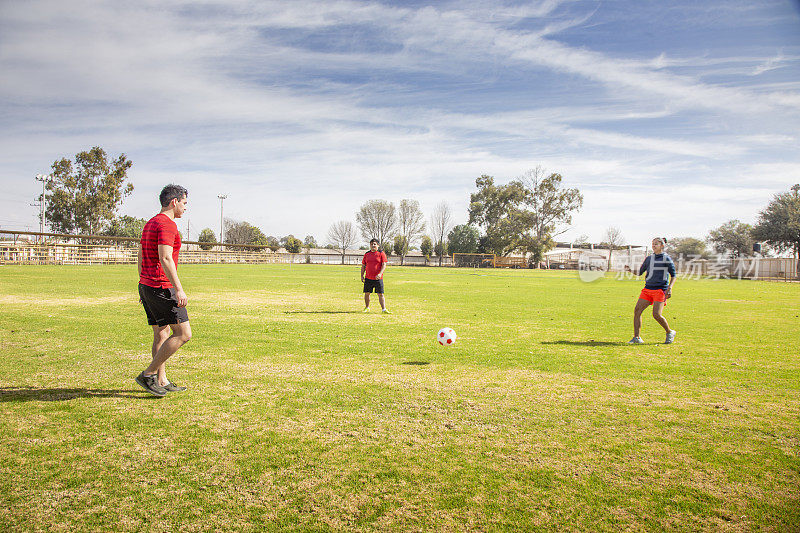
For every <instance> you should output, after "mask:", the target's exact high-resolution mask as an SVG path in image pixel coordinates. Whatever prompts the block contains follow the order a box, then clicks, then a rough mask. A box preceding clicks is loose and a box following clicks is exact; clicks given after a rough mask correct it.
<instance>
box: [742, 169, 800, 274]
mask: <svg viewBox="0 0 800 533" xmlns="http://www.w3.org/2000/svg"><path fill="white" fill-rule="evenodd" d="M791 190H792V192H786V193H782V194H776V195H775V197H774V198H773V199H772V201H771V202H770V203H769V204H768V205H767V207H766V208H765V209H764V210H763V211H761V213H760V214H759V216H758V223H757V224H756V227H755V228H753V232H752V237H753V238H754V239H755V240H756V241H764V242H767V243H769V245H770V246H772V247H773V248H775V249H776V250H777V251H778V252H786V251H788V250H792V251H793V252H794V255H795V257H798V266H800V194H798V193H799V192H800V185H794V186H793V187H792V189H791ZM797 271H798V276H800V268H798V270H797Z"/></svg>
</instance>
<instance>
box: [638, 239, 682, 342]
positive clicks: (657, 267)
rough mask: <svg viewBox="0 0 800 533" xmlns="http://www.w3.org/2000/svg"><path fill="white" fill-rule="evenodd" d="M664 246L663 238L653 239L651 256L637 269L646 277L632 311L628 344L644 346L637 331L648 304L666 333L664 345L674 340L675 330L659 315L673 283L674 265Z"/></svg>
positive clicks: (665, 241) (670, 292) (640, 326)
mask: <svg viewBox="0 0 800 533" xmlns="http://www.w3.org/2000/svg"><path fill="white" fill-rule="evenodd" d="M665 244H667V239H665V238H663V237H656V238H655V239H653V254H652V255H648V256H647V257H646V258H645V260H644V263H642V266H641V267H639V275H640V276H641V275H642V274H644V273H645V272H647V277H646V278H645V284H644V289H642V292H641V294H639V301H637V302H636V307H635V308H634V310H633V338H632V339H631V340H629V341H628V344H644V341H643V340H642V338H641V337H640V336H639V331H640V330H641V329H642V313H643V312H644V310H645V309H647V308H648V307H649V306H650V304H653V318H654V319H655V320H656V322H658V323H659V324H660V325H661V327H662V328H664V331H666V332H667V338H666V340H665V341H664V344H671V343H672V341H674V340H675V333H676V332H675V330H674V329H670V328H669V324H668V323H667V319H666V318H664V315H662V314H661V311H663V309H664V306H665V305H667V299H668V298H670V297H671V296H672V285H673V284H674V283H675V263H673V262H672V259H671V258H670V256H669V255H667V254H665V253H664V245H665ZM668 277H669V279H667V278H668Z"/></svg>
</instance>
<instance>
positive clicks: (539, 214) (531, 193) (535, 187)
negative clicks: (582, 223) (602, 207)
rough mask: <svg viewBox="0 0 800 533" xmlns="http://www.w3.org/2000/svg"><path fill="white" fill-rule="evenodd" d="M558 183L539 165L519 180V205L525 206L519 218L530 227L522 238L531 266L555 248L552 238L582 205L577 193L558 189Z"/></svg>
mask: <svg viewBox="0 0 800 533" xmlns="http://www.w3.org/2000/svg"><path fill="white" fill-rule="evenodd" d="M561 180H562V177H561V174H556V173H551V174H549V175H547V173H546V172H545V171H544V169H543V168H542V167H541V166H537V167H536V168H534V169H532V170H529V171H528V172H526V173H525V174H524V175H523V176H522V179H521V180H520V181H521V183H522V186H523V189H524V191H525V194H524V199H523V205H524V206H525V207H526V209H524V210H523V211H522V212H521V216H522V218H523V220H526V221H527V222H528V223H529V224H530V226H531V228H530V231H529V232H528V234H527V235H526V236H525V237H524V238H523V245H524V249H525V251H527V252H528V253H530V254H531V262H532V263H533V264H535V265H538V264H539V262H540V261H541V260H542V258H543V257H544V254H545V253H546V252H548V251H549V250H551V249H552V248H553V247H554V246H555V241H554V240H553V237H555V236H557V235H560V234H562V233H564V232H565V231H567V229H569V224H572V213H573V211H577V210H578V209H580V208H581V206H583V195H582V194H581V193H580V191H579V190H578V189H567V188H562V187H561ZM526 225H527V224H526Z"/></svg>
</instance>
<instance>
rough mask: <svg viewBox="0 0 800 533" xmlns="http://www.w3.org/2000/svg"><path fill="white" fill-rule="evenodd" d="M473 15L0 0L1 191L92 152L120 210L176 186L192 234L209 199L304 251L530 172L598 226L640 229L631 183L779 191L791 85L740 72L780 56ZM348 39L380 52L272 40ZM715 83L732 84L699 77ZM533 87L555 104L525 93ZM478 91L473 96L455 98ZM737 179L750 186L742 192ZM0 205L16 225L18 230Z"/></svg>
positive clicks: (135, 209) (773, 65)
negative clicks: (360, 218) (602, 40)
mask: <svg viewBox="0 0 800 533" xmlns="http://www.w3.org/2000/svg"><path fill="white" fill-rule="evenodd" d="M476 6H477V7H467V8H465V7H463V6H462V4H459V3H455V2H453V3H449V4H446V5H445V6H444V7H439V8H435V7H430V6H429V7H424V8H420V9H413V8H410V7H394V6H391V5H387V4H377V3H369V2H355V1H335V2H278V1H271V2H254V1H253V2H251V1H237V2H200V3H198V2H147V3H134V4H107V3H97V2H90V1H83V2H79V3H70V4H65V3H63V2H49V1H40V2H31V3H29V4H26V8H25V9H21V8H14V7H12V6H11V4H8V3H6V4H4V5H3V7H2V13H3V16H2V18H3V20H4V22H2V23H0V24H2V26H0V29H2V34H3V35H2V37H0V39H1V40H0V43H2V46H0V68H2V69H3V72H4V73H5V74H6V75H4V76H3V77H2V79H1V80H0V98H2V100H3V101H4V102H5V104H0V106H2V107H0V109H2V111H3V117H4V118H3V119H2V121H3V123H2V124H3V126H4V128H3V129H4V132H5V133H3V134H2V136H0V150H2V152H3V154H4V157H3V158H2V161H0V180H3V181H2V183H3V184H6V185H7V184H9V183H15V184H17V183H19V185H18V188H19V190H20V191H24V192H23V193H21V194H23V195H28V197H30V198H32V197H33V195H34V194H35V193H36V184H35V182H33V180H32V179H30V177H31V176H32V175H33V174H35V173H37V172H41V171H43V170H46V168H47V166H49V164H50V163H51V162H52V161H53V160H54V159H56V158H58V157H62V156H69V155H72V154H74V153H76V152H77V151H79V150H84V149H87V148H89V147H90V146H93V145H101V146H103V147H105V148H106V149H107V151H108V152H109V153H111V154H117V153H119V152H125V153H127V154H128V155H129V157H131V159H133V161H134V168H133V170H132V176H133V178H134V183H135V184H136V185H137V190H136V194H135V195H134V197H132V198H130V199H129V200H128V201H127V203H126V207H125V210H126V212H128V213H130V214H136V215H138V216H144V215H146V214H147V213H149V210H150V205H151V198H152V197H154V194H156V193H157V189H158V188H159V187H160V185H161V184H163V182H164V181H179V182H184V183H186V184H187V186H189V187H190V189H191V190H192V191H194V192H193V194H192V216H193V217H196V218H195V220H196V221H197V223H198V224H199V225H202V226H210V227H212V228H213V227H215V225H218V222H217V221H216V217H217V213H216V210H217V209H218V206H217V200H216V194H217V193H218V192H228V193H229V194H230V200H229V201H228V202H227V204H226V208H227V207H228V206H230V207H229V209H230V210H231V213H232V214H235V215H236V216H239V217H242V218H249V217H252V219H253V220H254V221H255V222H258V221H259V220H261V221H263V222H262V223H263V224H264V226H265V227H264V229H265V231H267V233H274V234H279V233H283V234H285V233H289V232H294V233H296V234H297V233H314V234H316V236H317V238H321V236H322V235H323V234H324V231H326V230H327V226H328V225H329V223H330V221H333V220H338V219H341V218H351V215H352V213H353V212H354V211H355V208H357V206H358V205H360V203H362V202H363V201H364V200H366V199H368V198H373V197H385V198H387V199H392V200H395V201H399V199H401V198H406V197H412V198H417V199H419V200H421V201H422V203H423V205H425V206H428V207H429V208H431V209H432V207H433V206H434V205H435V203H436V202H438V201H439V199H441V198H442V197H446V198H448V199H450V200H451V202H452V204H453V205H454V206H458V208H459V209H460V210H461V211H462V213H463V211H464V210H465V209H466V203H467V202H468V199H469V193H470V192H472V190H473V189H474V179H475V177H477V176H478V175H480V174H482V173H488V174H493V175H496V176H497V177H498V179H510V178H512V177H514V176H516V175H519V174H520V173H522V172H523V171H524V170H526V169H528V168H531V167H533V166H535V165H536V164H539V163H541V164H544V165H545V166H547V167H548V168H551V169H553V170H558V171H560V172H562V174H564V176H565V179H568V180H570V181H573V182H574V185H578V186H580V187H581V188H583V189H585V190H586V195H587V207H586V208H585V209H584V212H583V213H582V214H581V215H580V217H581V220H590V218H587V217H594V218H595V219H597V220H602V219H603V217H608V216H609V213H605V214H603V213H604V211H603V210H604V209H605V210H607V211H608V210H610V211H611V213H612V214H613V213H619V212H624V211H623V210H625V209H633V210H634V211H633V212H634V213H638V214H642V215H644V214H645V213H644V212H640V211H636V209H637V208H636V206H637V205H638V202H640V201H641V199H642V198H643V196H642V195H643V194H644V191H646V190H647V189H648V188H651V187H652V186H653V185H652V184H648V185H647V186H645V185H643V182H645V183H646V182H648V181H649V182H651V183H656V184H658V185H657V186H658V187H660V186H661V184H663V183H671V184H674V185H675V187H674V190H675V191H677V192H675V193H674V194H677V195H678V196H680V195H688V196H690V197H691V198H694V197H693V196H692V195H696V194H698V191H697V190H693V189H687V188H686V184H687V182H688V181H689V180H695V181H697V182H698V183H701V184H703V185H708V184H710V183H713V182H714V181H717V180H719V181H721V182H722V184H721V185H720V187H721V188H722V189H725V188H726V184H728V185H727V188H731V186H735V187H741V188H742V189H743V190H744V191H746V193H743V194H744V196H748V195H749V197H751V198H761V196H763V195H762V192H763V190H762V189H763V187H761V186H760V185H759V183H768V184H770V185H773V184H777V181H776V180H773V179H772V178H766V177H764V178H762V177H761V174H760V173H761V172H763V173H766V171H767V170H769V169H772V170H774V171H775V173H776V174H777V172H778V171H780V172H782V173H783V174H782V175H796V170H795V173H794V174H792V168H795V169H796V168H797V167H796V165H795V163H796V162H797V158H796V156H794V155H793V149H792V148H793V145H794V144H795V138H796V134H795V129H796V128H795V125H796V122H797V111H798V109H800V87H798V85H797V84H796V83H791V82H785V83H772V84H764V85H754V79H753V77H752V76H749V74H752V73H754V72H755V70H754V69H756V70H757V69H758V68H761V69H762V70H761V72H760V73H761V74H766V73H767V72H772V71H774V70H776V69H777V68H778V67H782V66H786V65H793V64H794V62H796V61H797V58H798V57H799V56H798V54H797V51H796V50H792V49H791V47H787V49H786V50H785V51H781V52H780V54H771V55H769V56H767V57H763V56H762V55H760V54H758V53H748V54H745V55H742V54H739V55H736V56H713V57H712V56H710V55H704V56H700V57H689V58H687V57H677V56H675V55H673V54H670V53H669V52H664V53H663V54H660V55H658V54H655V55H654V59H630V58H625V57H623V58H621V59H620V57H618V56H619V54H611V53H606V52H604V51H602V50H599V49H591V48H588V47H586V46H574V45H573V46H568V45H567V44H564V43H562V42H559V41H558V39H559V36H560V35H561V33H563V32H565V31H566V30H569V31H570V32H572V33H573V34H574V33H575V32H579V31H580V29H581V27H582V26H583V25H585V21H586V20H588V18H589V17H592V22H595V19H596V18H597V17H601V16H602V9H599V8H598V11H597V13H596V14H594V13H583V14H579V15H576V16H562V15H560V14H559V13H561V11H560V10H562V9H566V8H572V7H574V5H573V3H571V2H560V1H544V2H538V3H531V4H525V5H521V6H520V5H518V6H510V7H506V8H503V7H498V6H496V5H495V4H494V3H489V2H486V3H482V4H476ZM523 19H524V20H525V21H527V22H528V23H530V24H527V25H525V26H520V25H519V24H518V22H519V21H520V20H523ZM119 21H124V24H121V23H119ZM356 26H358V27H359V28H367V29H369V31H370V32H371V33H370V35H372V37H373V38H374V39H375V40H376V42H380V43H383V44H387V46H386V47H385V48H381V51H378V52H374V53H373V52H370V51H369V49H366V48H364V47H363V46H361V45H363V44H364V43H362V42H356V43H355V44H357V45H359V46H354V48H353V49H352V50H348V49H347V47H339V48H337V49H336V51H335V53H332V52H331V51H330V50H328V49H325V47H324V46H323V45H324V41H322V42H323V45H319V41H318V46H316V47H314V46H305V45H304V46H301V45H300V44H298V42H296V41H295V40H293V39H290V38H286V36H287V35H288V34H290V35H292V36H293V38H294V37H296V38H297V39H300V37H302V36H305V37H314V38H318V39H322V38H323V37H324V36H325V35H328V34H336V32H339V31H345V30H343V28H351V27H356ZM523 27H524V28H526V29H522V28H523ZM532 27H535V28H536V29H530V28H532ZM348 31H350V30H348ZM292 32H295V33H292ZM326 32H327V33H326ZM565 42H566V41H565ZM306 44H307V43H306ZM388 45H392V46H388ZM759 65H761V67H759ZM725 69H730V70H731V72H732V73H733V74H731V75H734V76H738V77H737V78H733V79H735V80H737V82H736V83H733V82H725V83H713V82H703V81H700V80H702V79H706V76H708V75H710V74H712V73H713V75H714V76H718V75H719V74H720V73H721V72H723V70H725ZM770 69H772V70H770ZM678 71H680V72H683V74H682V75H676V74H675V73H674V72H678ZM690 71H691V72H696V73H695V74H692V75H689V74H687V72H690ZM734 71H735V72H734ZM511 73H514V75H511ZM515 76H516V77H515ZM351 78H352V79H351ZM517 78H519V79H517ZM744 78H747V79H746V80H744ZM497 79H502V80H503V83H504V84H511V85H509V86H498V83H497V82H496V80H497ZM421 80H423V81H421ZM546 83H552V84H553V86H554V87H556V88H557V89H558V90H559V91H560V90H562V88H563V91H564V97H563V98H561V99H559V98H557V97H554V96H552V94H550V95H545V93H544V92H542V93H540V92H538V90H539V85H542V86H544V85H545V84H546ZM514 84H516V85H514ZM476 86H477V87H480V88H485V91H486V92H485V97H484V98H482V100H484V102H480V100H481V98H474V100H472V101H470V102H464V103H461V102H459V101H458V98H459V94H460V91H462V90H463V91H464V92H469V91H473V92H474V87H476ZM503 91H509V92H503ZM510 91H513V93H511V92H510ZM507 94H513V96H515V97H516V98H515V99H513V102H514V103H513V104H512V103H510V102H508V103H507V102H505V101H504V99H505V98H507V96H506V95H507ZM409 95H412V96H414V98H408V96H409ZM395 100H397V101H398V102H395ZM401 100H402V102H403V103H399V101H401ZM408 101H413V102H414V104H413V105H408V104H407V102H408ZM482 104H485V105H482ZM767 151H769V152H770V153H775V152H779V153H778V154H777V155H775V157H777V158H778V159H780V160H781V161H782V162H781V163H775V162H771V161H770V160H769V159H768V157H770V156H762V155H761V154H762V152H767ZM762 157H764V158H765V159H761V158H762ZM770 165H772V166H770ZM776 165H777V166H778V167H780V168H775V166H776ZM744 168H748V169H749V171H752V172H754V173H756V174H755V175H756V176H759V178H758V179H759V180H762V179H763V181H759V182H758V183H753V182H752V181H748V179H747V176H748V174H747V172H742V173H741V174H740V173H739V169H744ZM732 169H735V170H734V171H732ZM787 173H788V174H787ZM747 191H749V192H747ZM670 194H673V193H670ZM691 198H690V199H689V200H690V201H689V204H691ZM295 202H297V203H295ZM17 203H18V200H17ZM678 204H679V203H678V202H674V206H673V207H670V208H669V209H670V211H669V213H670V215H671V216H675V217H676V220H679V221H680V223H681V224H695V225H698V226H699V225H702V224H706V223H709V221H711V220H712V219H714V217H715V216H717V215H719V214H721V213H722V212H723V210H724V209H729V210H731V209H732V210H735V209H738V208H739V207H740V206H741V203H740V202H738V201H737V200H733V199H729V198H728V197H727V196H725V195H724V194H723V195H722V199H721V200H720V201H719V203H718V204H719V206H720V207H719V210H720V211H719V213H717V208H716V207H715V208H714V210H713V212H714V213H715V214H714V216H711V215H708V214H702V215H698V214H694V215H693V214H692V213H691V210H689V209H688V208H684V207H677V206H678ZM0 205H2V206H3V207H4V212H7V213H15V214H14V215H13V217H14V218H15V219H19V220H23V219H24V217H27V219H25V220H28V219H30V218H31V216H32V215H33V213H32V211H33V210H32V208H24V209H18V208H17V209H15V208H12V207H11V206H9V205H8V204H7V203H5V204H0ZM14 205H16V204H14ZM714 205H715V206H716V205H717V204H716V203H715V204H714ZM9 216H11V215H9ZM462 216H463V215H462ZM256 217H258V220H255V219H256ZM692 221H694V222H692ZM26 223H27V222H26ZM0 224H4V223H2V222H0ZM603 226H604V227H605V225H603ZM604 227H603V229H604ZM629 231H630V232H631V233H633V232H634V230H633V229H631V230H629ZM586 232H587V233H589V232H590V231H588V230H587V231H586ZM598 237H599V236H598Z"/></svg>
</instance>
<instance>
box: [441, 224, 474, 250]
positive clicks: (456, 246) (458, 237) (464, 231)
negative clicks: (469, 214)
mask: <svg viewBox="0 0 800 533" xmlns="http://www.w3.org/2000/svg"><path fill="white" fill-rule="evenodd" d="M479 237H480V231H478V228H476V227H475V226H470V225H469V224H459V225H458V226H456V227H454V228H453V229H452V230H451V231H450V233H449V234H448V235H447V241H448V243H449V249H450V253H452V254H473V253H475V252H477V251H478V238H479Z"/></svg>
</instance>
